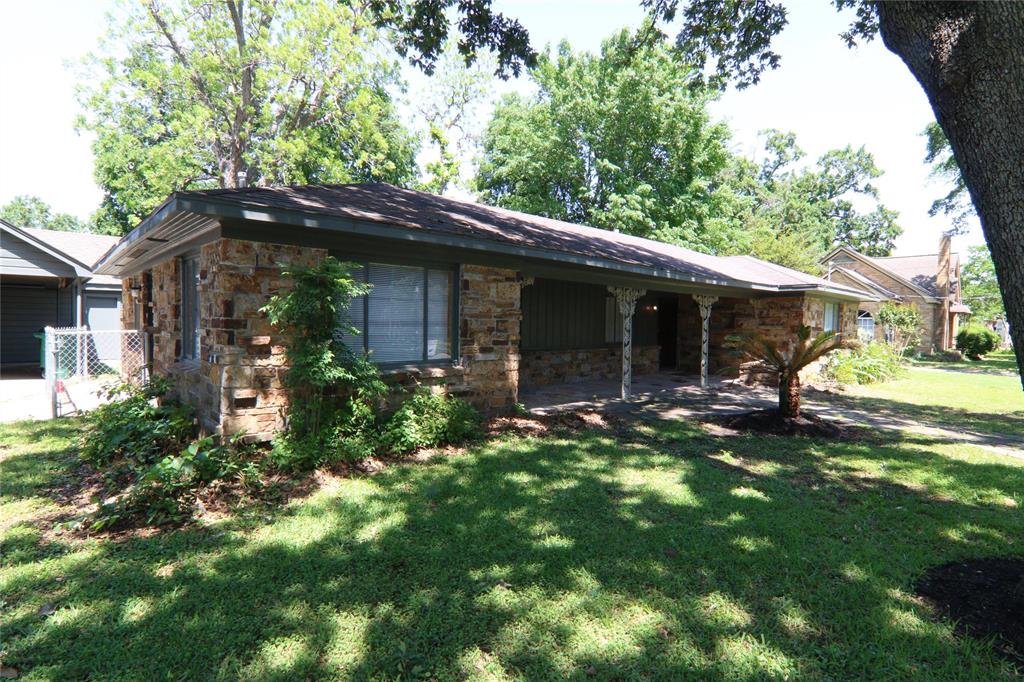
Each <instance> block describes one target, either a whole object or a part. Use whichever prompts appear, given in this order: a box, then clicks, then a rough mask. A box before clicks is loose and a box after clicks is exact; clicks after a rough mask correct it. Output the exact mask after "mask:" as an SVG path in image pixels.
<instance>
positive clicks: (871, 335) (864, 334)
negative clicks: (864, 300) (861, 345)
mask: <svg viewBox="0 0 1024 682" xmlns="http://www.w3.org/2000/svg"><path fill="white" fill-rule="evenodd" d="M861 320H868V321H870V322H871V325H870V327H871V329H870V331H868V329H867V327H868V325H863V324H861ZM877 329H878V324H877V323H876V322H875V316H874V315H872V314H871V313H870V312H868V311H867V310H858V311H857V336H858V337H859V338H860V339H861V340H862V341H874V340H875V334H877V333H878V332H877Z"/></svg>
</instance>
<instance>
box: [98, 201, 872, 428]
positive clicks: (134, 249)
mask: <svg viewBox="0 0 1024 682" xmlns="http://www.w3.org/2000/svg"><path fill="white" fill-rule="evenodd" d="M329 254H330V255H334V256H336V257H338V258H339V259H341V260H344V261H349V262H355V263H359V264H361V267H360V268H359V269H358V270H357V273H358V276H359V277H363V278H365V279H366V280H367V281H368V282H370V283H371V284H372V285H373V290H372V292H371V293H370V294H369V295H368V296H366V297H363V298H362V299H360V300H358V301H357V302H356V303H355V304H354V306H353V310H352V311H351V314H352V317H353V319H354V320H355V322H356V325H357V326H358V327H359V328H360V329H361V330H362V334H361V335H359V336H358V337H354V338H350V339H347V342H348V343H350V344H355V345H356V346H361V347H362V348H363V349H364V350H365V351H366V352H368V353H369V354H370V357H371V359H373V360H374V361H375V362H377V363H378V364H379V366H380V367H381V369H382V371H383V372H384V373H385V374H386V375H387V376H389V377H392V378H394V379H395V380H396V381H397V380H402V381H418V382H422V383H427V384H443V385H444V386H445V390H447V391H449V392H450V393H452V394H457V395H460V396H463V397H465V398H466V399H467V400H469V401H470V402H471V403H473V404H474V405H476V406H477V407H478V408H480V409H481V410H484V411H485V412H488V413H500V412H503V411H508V410H511V409H512V408H514V406H515V404H516V402H517V401H518V400H519V393H520V390H521V389H529V388H531V387H535V386H539V385H543V384H549V383H551V382H568V381H578V380H581V379H587V378H599V377H600V378H615V379H619V378H621V391H622V393H623V396H624V397H628V396H629V392H630V382H631V376H632V373H647V372H656V371H659V370H660V369H672V370H674V371H676V372H684V373H691V374H693V375H699V376H701V377H702V379H703V380H705V381H706V378H707V375H708V373H709V372H716V371H718V370H720V369H721V368H723V367H725V366H727V365H730V364H731V363H735V362H736V360H735V358H734V357H733V356H732V355H731V354H730V353H729V352H728V351H727V349H726V348H725V347H724V343H723V342H724V340H725V338H726V336H728V335H730V334H733V333H736V332H749V331H755V330H756V331H760V332H762V333H764V334H767V335H772V336H775V337H779V338H789V337H791V335H792V334H793V333H794V332H795V330H796V328H797V327H798V326H799V325H801V324H808V325H810V326H811V327H812V328H814V329H817V330H822V329H834V330H837V331H842V332H843V333H844V334H849V335H852V334H855V333H856V314H857V309H858V303H859V302H860V301H862V300H864V299H865V298H870V295H869V294H866V293H865V292H864V291H861V290H859V289H856V288H853V287H849V286H845V285H842V284H839V283H835V282H831V283H830V282H828V281H825V280H823V279H820V278H817V277H812V276H809V275H806V274H804V273H801V272H796V271H794V270H790V269H787V268H784V267H780V266H778V265H774V264H771V263H767V262H764V261H760V260H757V259H755V258H751V257H747V256H733V257H716V256H710V255H707V254H703V253H698V252H696V251H691V250H688V249H683V248H680V247H677V246H671V245H668V244H663V243H660V242H655V241H651V240H647V239H640V238H637V237H632V236H627V235H624V234H619V233H616V232H613V231H609V230H601V229H596V228H592V227H586V226H582V225H574V224H570V223H565V222H560V221H557V220H551V219H548V218H543V217H539V216H534V215H528V214H524V213H517V212H514V211H508V210H503V209H499V208H493V207H489V206H482V205H479V204H474V203H470V202H466V201H459V200H456V199H451V198H446V197H439V196H434V195H431V194H426V193H423V192H416V191H412V190H406V189H400V188H397V187H393V186H390V185H386V184H364V185H331V186H325V185H317V186H299V187H259V188H248V189H236V190H205V191H191V192H179V193H176V194H174V195H172V196H171V197H170V198H169V199H168V200H167V201H166V202H165V203H164V204H163V205H162V206H161V207H160V208H159V209H158V210H156V211H155V212H154V213H153V214H152V215H151V216H149V217H148V218H147V219H146V220H145V221H143V222H142V223H141V224H140V225H139V226H138V227H137V228H136V229H135V230H134V231H133V232H132V233H131V234H129V235H127V236H126V237H124V238H123V239H122V240H121V242H120V243H119V244H118V245H117V246H116V247H115V248H113V249H112V250H111V251H110V252H109V253H108V254H107V255H106V256H105V257H104V258H103V259H102V260H101V261H100V262H99V263H98V265H97V270H98V271H99V272H102V273H105V274H109V275H116V276H120V277H122V278H123V282H124V296H125V300H126V302H131V304H126V305H125V306H124V308H123V310H124V319H123V323H124V325H125V326H126V327H129V328H131V327H138V328H141V329H144V330H146V331H147V332H149V334H150V338H151V342H152V349H151V358H152V364H153V370H154V371H155V372H156V373H158V374H166V375H170V376H172V377H174V379H175V381H176V384H177V386H178V390H179V392H180V394H181V396H183V397H184V398H185V399H186V400H188V401H190V402H191V403H193V404H194V405H195V406H196V407H197V409H198V411H199V414H200V415H201V419H202V420H203V423H204V424H205V425H206V427H207V428H208V429H210V430H211V431H217V432H236V431H239V430H244V431H246V432H248V433H249V434H251V435H253V436H258V437H262V438H267V437H270V436H271V435H272V434H273V433H274V432H275V430H277V429H278V428H279V427H280V426H281V424H282V417H283V408H284V407H285V406H286V404H287V399H288V398H287V392H286V390H285V389H284V388H283V383H282V377H283V373H284V372H285V371H286V370H287V367H286V355H285V348H284V347H283V346H282V342H281V339H280V337H279V336H278V334H277V333H276V332H275V330H274V328H273V327H271V325H270V323H269V322H268V320H267V318H266V316H265V315H264V314H263V313H261V312H260V308H261V307H262V306H263V305H264V304H265V303H266V302H267V300H268V298H269V297H270V296H271V295H273V294H274V293H275V292H277V291H279V290H280V289H281V287H282V286H286V282H287V280H286V278H285V277H284V276H283V274H282V272H283V271H285V270H287V269H288V267H289V266H292V265H311V264H313V263H316V262H317V261H319V260H320V259H322V258H324V257H326V256H327V255H329Z"/></svg>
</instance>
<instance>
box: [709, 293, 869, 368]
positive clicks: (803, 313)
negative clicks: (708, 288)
mask: <svg viewBox="0 0 1024 682" xmlns="http://www.w3.org/2000/svg"><path fill="white" fill-rule="evenodd" d="M856 310H857V309H856V306H853V305H845V304H842V305H841V306H840V319H841V320H842V323H841V324H842V329H843V330H844V332H846V331H848V332H849V333H851V334H853V336H854V337H856V325H857V321H856V320H857V312H856ZM815 311H817V312H815ZM815 314H817V316H818V321H817V326H818V331H820V330H821V326H822V323H823V320H824V305H823V301H817V300H816V299H811V298H808V297H806V296H803V295H799V296H774V297H769V298H754V299H739V298H723V299H721V300H719V301H718V303H716V304H715V305H714V307H712V309H711V324H710V334H711V336H710V352H709V355H710V361H711V371H712V372H713V373H718V374H723V375H725V376H736V375H738V376H739V377H740V378H742V379H745V380H747V381H752V380H756V379H757V378H756V377H751V376H749V375H746V374H745V373H744V372H743V366H744V365H745V364H746V363H744V362H743V361H742V359H741V358H740V357H739V356H737V355H735V354H733V353H732V352H731V351H730V350H729V348H728V347H727V343H726V341H727V338H728V337H729V336H730V335H733V334H749V333H754V332H756V333H759V334H761V335H762V336H764V337H766V338H768V339H771V340H773V341H775V342H777V343H780V344H789V343H792V341H793V339H795V338H796V334H797V331H798V330H799V328H800V326H801V325H803V324H809V325H810V326H811V327H812V330H813V329H814V326H815V317H814V316H815ZM697 334H698V338H699V334H700V330H699V328H698V330H697Z"/></svg>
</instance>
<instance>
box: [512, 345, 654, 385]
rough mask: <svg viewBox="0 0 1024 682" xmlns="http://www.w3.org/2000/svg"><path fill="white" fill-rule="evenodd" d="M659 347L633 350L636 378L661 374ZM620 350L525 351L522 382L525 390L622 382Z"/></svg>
mask: <svg viewBox="0 0 1024 682" xmlns="http://www.w3.org/2000/svg"><path fill="white" fill-rule="evenodd" d="M659 353H660V347H659V346H633V374H634V375H638V374H653V373H655V372H657V371H658V362H659ZM621 376H622V348H621V346H605V347H603V348H584V349H578V350H532V351H523V357H522V362H521V365H520V375H519V380H520V382H521V383H522V385H523V386H529V387H534V386H547V385H550V384H561V383H573V382H577V381H583V380H587V379H619V378H620V377H621Z"/></svg>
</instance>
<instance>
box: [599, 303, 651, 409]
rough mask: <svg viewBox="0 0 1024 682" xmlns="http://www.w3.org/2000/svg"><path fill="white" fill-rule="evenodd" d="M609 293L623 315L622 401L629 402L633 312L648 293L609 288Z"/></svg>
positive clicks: (631, 384)
mask: <svg viewBox="0 0 1024 682" xmlns="http://www.w3.org/2000/svg"><path fill="white" fill-rule="evenodd" d="M608 291H610V292H611V293H612V296H614V297H615V301H616V302H617V303H618V304H619V314H621V315H622V399H623V400H629V399H630V397H631V395H632V386H633V312H634V311H635V310H636V302H637V300H638V299H639V298H640V297H641V296H643V295H644V294H645V293H647V290H646V289H630V288H628V287H608Z"/></svg>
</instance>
